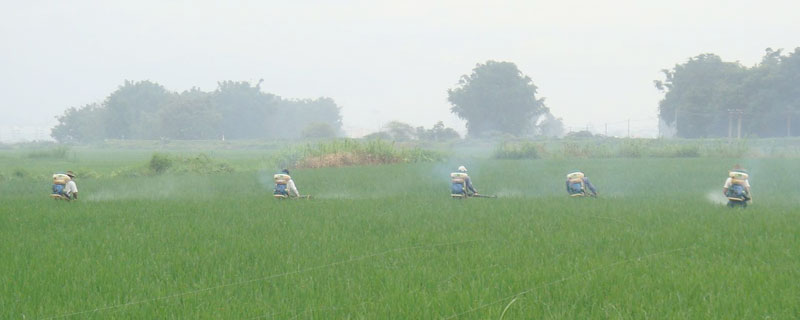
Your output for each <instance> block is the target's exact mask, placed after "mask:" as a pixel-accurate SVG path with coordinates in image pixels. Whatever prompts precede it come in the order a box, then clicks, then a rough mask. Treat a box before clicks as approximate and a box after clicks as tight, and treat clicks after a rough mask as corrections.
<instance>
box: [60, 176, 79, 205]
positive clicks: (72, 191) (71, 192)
mask: <svg viewBox="0 0 800 320" xmlns="http://www.w3.org/2000/svg"><path fill="white" fill-rule="evenodd" d="M67 176H68V177H69V181H67V183H66V184H65V185H64V190H61V195H62V196H64V197H66V198H67V199H69V200H78V185H76V184H75V173H73V172H72V171H67Z"/></svg>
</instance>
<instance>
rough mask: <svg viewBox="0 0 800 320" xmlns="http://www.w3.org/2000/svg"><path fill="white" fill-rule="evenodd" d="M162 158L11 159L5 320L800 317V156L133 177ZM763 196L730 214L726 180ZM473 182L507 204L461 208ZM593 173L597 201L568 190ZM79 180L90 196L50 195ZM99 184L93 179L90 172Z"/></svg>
mask: <svg viewBox="0 0 800 320" xmlns="http://www.w3.org/2000/svg"><path fill="white" fill-rule="evenodd" d="M151 154H152V151H139V150H101V149H76V150H71V151H69V154H68V156H67V157H64V158H63V159H55V158H47V157H40V158H31V157H26V156H25V155H24V153H20V152H16V151H8V150H6V151H0V165H2V169H0V174H1V175H2V178H1V179H2V180H1V181H0V199H2V208H1V209H0V318H3V319H500V318H504V319H595V318H601V319H607V318H614V319H651V318H652V319H675V318H678V319H685V318H688V319H793V318H798V317H800V281H798V279H800V223H798V221H800V219H799V218H800V197H798V196H797V191H798V182H797V181H798V180H799V179H800V172H798V171H797V169H798V165H797V160H796V159H756V158H752V159H714V158H690V159H680V158H678V159H652V158H640V159H599V160H592V159H580V160H502V161H497V160H490V159H486V158H473V157H467V156H455V157H453V158H452V159H450V160H446V161H444V162H436V163H414V164H394V165H385V166H371V167H345V168H323V169H303V170H300V169H298V170H293V172H292V176H293V177H294V179H295V181H296V183H297V186H298V188H299V189H300V192H301V193H303V194H311V195H313V196H314V198H313V199H312V200H286V201H281V200H274V199H272V197H271V189H272V186H271V185H270V181H271V175H272V173H274V171H275V169H278V168H272V167H269V166H268V165H266V164H265V163H267V162H266V160H265V159H267V158H268V157H267V155H266V154H265V153H264V152H261V151H258V150H240V151H236V150H234V151H209V152H208V154H209V156H210V157H212V158H214V159H218V160H220V161H227V162H228V163H230V164H231V166H232V167H234V168H235V169H236V170H235V172H233V173H224V174H165V175H157V176H134V177H126V176H120V175H116V176H114V175H112V172H114V171H115V170H118V169H119V168H124V167H132V166H140V165H144V164H146V162H147V160H148V159H149V157H150V155H151ZM736 163H741V164H742V165H743V166H744V167H746V168H747V169H749V170H750V173H751V184H752V185H753V194H754V203H753V204H752V205H751V206H750V207H749V208H748V209H746V210H740V209H729V208H727V207H725V205H724V203H720V202H721V201H722V200H721V198H722V195H721V192H722V191H721V189H722V184H723V182H724V180H725V177H726V174H727V169H729V168H730V167H731V166H732V165H733V164H736ZM461 164H463V165H465V166H467V168H469V169H470V175H471V177H472V178H473V181H474V183H475V186H476V187H477V188H478V190H479V191H481V192H482V193H486V194H497V195H498V196H499V198H497V199H468V200H453V199H450V197H449V181H448V173H449V172H451V171H452V170H453V169H454V168H456V167H457V166H458V165H461ZM573 169H581V170H583V171H584V172H586V173H587V175H588V176H589V177H590V178H591V179H592V182H593V183H594V184H595V185H596V186H597V188H598V189H599V191H600V197H599V198H597V199H572V198H569V197H567V196H566V192H565V191H564V176H565V174H566V173H568V172H569V171H570V170H573ZM65 170H74V171H75V172H76V173H77V174H78V175H79V176H78V178H77V183H78V187H79V189H80V200H78V201H74V202H62V201H54V200H51V199H49V198H48V193H49V188H50V180H49V175H50V174H52V173H53V172H55V171H65ZM82 172H83V173H86V172H91V174H89V175H88V176H84V177H81V173H82Z"/></svg>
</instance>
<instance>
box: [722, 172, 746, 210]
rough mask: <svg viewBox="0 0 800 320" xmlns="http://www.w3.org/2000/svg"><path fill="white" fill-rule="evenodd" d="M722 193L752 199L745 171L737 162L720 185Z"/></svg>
mask: <svg viewBox="0 0 800 320" xmlns="http://www.w3.org/2000/svg"><path fill="white" fill-rule="evenodd" d="M722 193H723V194H724V195H725V196H726V197H728V198H739V199H743V200H744V201H750V200H752V197H751V195H750V180H749V175H748V174H747V171H746V170H744V169H743V168H742V167H741V166H739V165H738V164H737V165H735V166H733V169H731V171H729V172H728V179H726V180H725V185H723V186H722Z"/></svg>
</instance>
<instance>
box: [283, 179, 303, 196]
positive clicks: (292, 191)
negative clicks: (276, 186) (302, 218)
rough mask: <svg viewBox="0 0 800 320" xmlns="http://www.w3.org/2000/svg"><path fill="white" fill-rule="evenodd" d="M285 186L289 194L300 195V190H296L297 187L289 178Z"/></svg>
mask: <svg viewBox="0 0 800 320" xmlns="http://www.w3.org/2000/svg"><path fill="white" fill-rule="evenodd" d="M286 188H287V189H289V195H290V196H295V197H299V196H300V192H299V191H297V187H296V186H295V185H294V180H291V179H290V180H289V182H287V183H286Z"/></svg>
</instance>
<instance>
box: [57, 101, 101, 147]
mask: <svg viewBox="0 0 800 320" xmlns="http://www.w3.org/2000/svg"><path fill="white" fill-rule="evenodd" d="M105 118H106V117H105V109H104V108H102V107H101V106H100V105H98V104H96V103H93V104H88V105H85V106H83V107H81V108H69V109H67V110H66V111H65V112H64V115H62V116H59V117H56V119H58V125H56V126H55V127H53V129H52V130H51V131H50V136H51V137H53V139H56V141H58V142H70V143H75V142H91V141H96V140H101V139H103V138H104V137H105V136H106V125H105V123H106V119H105Z"/></svg>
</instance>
